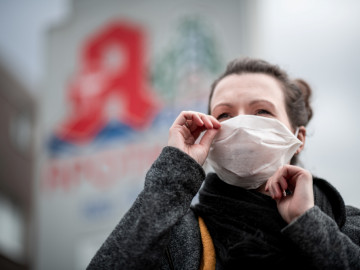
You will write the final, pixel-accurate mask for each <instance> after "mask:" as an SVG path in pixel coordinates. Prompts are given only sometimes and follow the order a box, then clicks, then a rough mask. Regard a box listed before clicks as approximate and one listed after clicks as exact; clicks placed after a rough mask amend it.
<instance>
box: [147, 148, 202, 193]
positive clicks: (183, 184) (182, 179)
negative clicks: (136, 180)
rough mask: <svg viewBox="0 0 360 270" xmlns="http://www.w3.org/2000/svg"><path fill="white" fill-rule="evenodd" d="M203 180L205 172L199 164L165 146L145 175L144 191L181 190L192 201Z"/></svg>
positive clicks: (182, 153)
mask: <svg viewBox="0 0 360 270" xmlns="http://www.w3.org/2000/svg"><path fill="white" fill-rule="evenodd" d="M204 179H205V171H204V169H203V168H202V167H201V166H200V164H199V163H197V162H196V161H195V160H194V159H193V158H192V157H190V156H189V155H188V154H186V153H185V152H183V151H181V150H179V149H178V148H175V147H171V146H167V147H165V148H164V149H163V150H162V152H161V154H160V155H159V157H158V158H157V160H156V161H155V162H154V163H153V165H152V166H151V168H150V170H149V171H148V173H147V174H146V178H145V189H151V190H152V192H157V191H159V192H164V190H165V191H166V190H169V191H175V190H181V191H182V192H186V193H187V194H188V195H190V196H191V199H192V197H194V196H195V194H196V193H197V192H198V190H199V188H200V187H201V184H202V182H203V180H204Z"/></svg>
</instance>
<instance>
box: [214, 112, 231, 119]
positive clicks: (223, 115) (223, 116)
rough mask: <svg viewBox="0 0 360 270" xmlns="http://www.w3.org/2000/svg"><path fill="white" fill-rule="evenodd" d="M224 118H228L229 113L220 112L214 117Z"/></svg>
mask: <svg viewBox="0 0 360 270" xmlns="http://www.w3.org/2000/svg"><path fill="white" fill-rule="evenodd" d="M225 118H230V115H229V114H228V113H222V114H219V116H218V117H217V118H216V119H217V120H221V119H225Z"/></svg>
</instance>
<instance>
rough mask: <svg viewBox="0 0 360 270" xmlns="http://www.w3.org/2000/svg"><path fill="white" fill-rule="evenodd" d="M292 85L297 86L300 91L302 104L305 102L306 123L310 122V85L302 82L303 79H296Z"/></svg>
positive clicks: (311, 111)
mask: <svg viewBox="0 0 360 270" xmlns="http://www.w3.org/2000/svg"><path fill="white" fill-rule="evenodd" d="M294 83H295V84H296V85H297V87H298V88H299V89H300V91H301V93H302V96H303V99H304V102H305V107H306V110H307V115H308V122H309V121H310V120H311V118H312V116H313V109H312V108H311V104H310V101H311V95H312V90H311V87H310V85H309V84H308V83H307V82H306V81H304V80H303V79H296V80H294Z"/></svg>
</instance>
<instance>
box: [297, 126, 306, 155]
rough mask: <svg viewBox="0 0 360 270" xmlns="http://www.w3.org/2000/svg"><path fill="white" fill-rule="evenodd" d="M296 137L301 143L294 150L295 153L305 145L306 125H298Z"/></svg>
mask: <svg viewBox="0 0 360 270" xmlns="http://www.w3.org/2000/svg"><path fill="white" fill-rule="evenodd" d="M297 138H298V139H299V140H300V141H301V142H302V145H300V147H299V148H298V150H296V153H295V155H297V154H299V153H300V152H301V151H302V150H303V149H304V147H305V138H306V127H304V126H301V127H299V132H298V135H297Z"/></svg>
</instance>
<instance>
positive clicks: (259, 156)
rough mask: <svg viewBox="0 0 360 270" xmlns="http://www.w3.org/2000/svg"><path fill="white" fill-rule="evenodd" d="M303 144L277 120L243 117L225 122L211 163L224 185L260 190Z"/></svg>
mask: <svg viewBox="0 0 360 270" xmlns="http://www.w3.org/2000/svg"><path fill="white" fill-rule="evenodd" d="M300 145H302V142H301V141H300V140H299V139H298V138H297V137H296V136H295V135H294V134H293V133H292V132H291V131H290V130H289V129H288V128H287V127H286V126H285V125H284V124H283V123H281V122H280V121H278V120H277V119H273V118H266V117H261V116H255V115H239V116H237V117H234V118H231V119H229V120H226V121H224V122H222V123H221V129H220V131H219V132H218V134H216V137H215V139H214V141H213V143H212V145H211V147H210V152H209V156H208V159H207V161H208V162H209V164H210V165H211V166H212V167H213V169H214V170H215V172H216V173H217V175H218V176H219V178H220V179H221V180H223V181H224V182H226V183H228V184H231V185H235V186H240V187H243V188H246V189H256V188H258V187H260V186H261V185H262V184H264V183H265V182H266V181H267V179H269V177H271V176H272V175H273V174H274V173H275V172H276V170H277V169H278V168H279V167H281V166H283V165H285V164H287V163H289V161H290V159H291V158H292V156H293V155H294V154H295V152H296V150H297V149H298V148H299V146H300Z"/></svg>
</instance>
